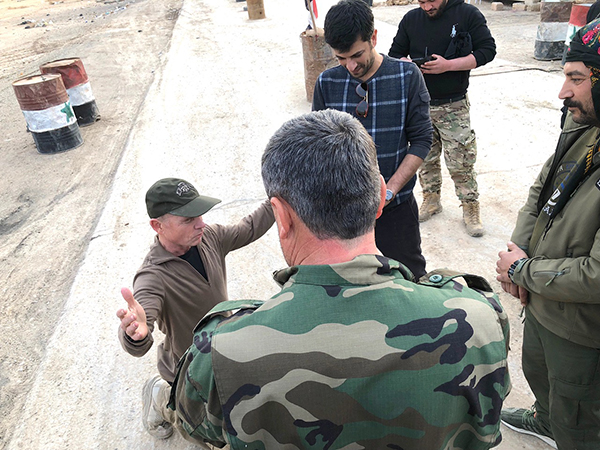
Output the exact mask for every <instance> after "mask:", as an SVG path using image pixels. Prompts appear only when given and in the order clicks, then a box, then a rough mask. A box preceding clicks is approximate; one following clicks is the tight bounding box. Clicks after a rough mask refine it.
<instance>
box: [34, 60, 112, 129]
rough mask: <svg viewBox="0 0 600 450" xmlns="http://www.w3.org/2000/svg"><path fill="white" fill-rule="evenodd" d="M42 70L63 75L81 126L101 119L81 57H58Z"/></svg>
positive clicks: (44, 65)
mask: <svg viewBox="0 0 600 450" xmlns="http://www.w3.org/2000/svg"><path fill="white" fill-rule="evenodd" d="M40 70H41V72H42V73H56V74H59V75H61V76H62V79H63V83H64V84H65V88H66V89H67V94H69V99H70V101H71V106H72V107H73V111H74V112H75V117H76V118H77V123H78V124H79V126H80V127H84V126H86V125H91V124H93V123H94V122H96V121H98V120H100V111H99V110H98V106H97V105H96V99H95V98H94V94H93V92H92V86H91V85H90V82H89V79H88V76H87V73H86V71H85V68H84V67H83V62H82V61H81V59H79V58H65V59H58V60H56V61H51V62H49V63H46V64H42V65H41V66H40Z"/></svg>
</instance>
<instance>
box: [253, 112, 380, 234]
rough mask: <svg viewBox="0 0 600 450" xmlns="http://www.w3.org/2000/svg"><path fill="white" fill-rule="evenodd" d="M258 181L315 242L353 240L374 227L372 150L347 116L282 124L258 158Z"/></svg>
mask: <svg viewBox="0 0 600 450" xmlns="http://www.w3.org/2000/svg"><path fill="white" fill-rule="evenodd" d="M262 176H263V182H264V185H265V190H266V192H267V195H268V196H269V198H272V197H278V198H280V199H282V200H285V201H286V202H287V203H288V204H289V205H290V206H291V208H292V209H293V210H294V211H295V213H296V214H297V215H298V217H299V218H300V219H301V220H302V222H304V224H305V225H306V226H307V228H308V229H309V230H310V231H311V232H312V233H313V234H314V235H315V236H316V237H318V238H319V239H331V238H336V239H354V238H356V237H358V236H361V235H364V234H366V233H367V232H369V231H370V230H372V229H373V227H374V226H375V219H376V216H377V210H378V207H379V204H380V202H381V182H382V181H381V178H380V174H379V168H378V165H377V153H376V150H375V144H374V143H373V140H372V139H371V137H370V136H369V134H368V133H367V131H366V130H365V128H364V127H363V126H362V125H361V123H360V122H359V121H358V120H356V119H355V118H353V117H352V116H351V115H349V114H347V113H344V112H340V111H335V110H331V109H328V110H325V111H318V112H312V113H309V114H305V115H303V116H300V117H297V118H295V119H292V120H290V121H288V122H286V123H285V124H283V126H282V127H281V128H280V129H279V130H278V131H277V132H276V133H275V134H274V135H273V137H272V138H271V140H270V141H269V143H268V145H267V148H266V150H265V152H264V154H263V157H262Z"/></svg>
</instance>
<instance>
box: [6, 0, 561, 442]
mask: <svg viewBox="0 0 600 450" xmlns="http://www.w3.org/2000/svg"><path fill="white" fill-rule="evenodd" d="M243 5H244V3H236V2H234V1H233V0H227V1H212V2H209V1H208V0H194V1H189V0H184V2H183V5H182V8H181V12H180V14H179V18H178V19H177V23H176V25H175V28H174V30H173V35H172V38H171V41H170V47H169V48H168V52H167V53H166V54H165V55H164V58H165V59H164V66H162V68H161V69H160V71H159V72H157V73H156V74H155V78H154V80H153V82H152V84H151V85H150V87H149V90H148V92H147V94H146V96H145V98H144V100H143V103H141V105H140V109H139V112H136V115H135V118H134V125H133V127H132V129H131V131H130V132H129V134H128V135H127V140H126V142H124V146H123V150H122V157H121V159H120V163H119V165H118V168H117V169H116V172H115V174H114V180H113V182H112V185H111V186H110V189H109V190H108V195H107V202H106V204H105V206H104V209H103V210H102V212H101V215H100V217H99V219H98V222H97V225H96V226H95V229H94V231H93V232H92V233H91V238H90V242H89V245H88V246H87V250H86V252H85V254H84V257H83V259H82V264H81V266H80V267H79V269H78V270H77V272H76V275H75V277H74V280H73V283H72V287H71V289H70V293H69V295H68V298H67V299H66V301H65V304H64V308H62V310H61V311H62V312H61V314H60V318H59V320H58V322H57V324H56V326H55V327H54V328H53V329H52V330H53V331H52V333H51V336H50V337H49V338H48V339H47V341H45V342H46V346H45V351H44V353H43V355H44V357H43V361H42V363H41V365H40V366H39V367H37V370H36V371H35V374H36V375H35V378H34V380H33V383H32V386H31V389H30V390H29V391H28V394H27V397H26V398H25V400H24V402H23V403H24V407H23V408H22V410H19V411H18V417H13V418H12V420H11V432H10V435H11V439H10V440H7V441H6V444H5V446H6V448H7V449H11V450H13V449H14V450H16V449H57V450H58V449H129V448H142V449H170V448H184V449H187V448H194V447H193V446H191V445H190V444H188V443H186V442H185V441H183V440H182V439H181V438H179V437H178V436H175V437H173V438H171V439H169V440H167V441H156V440H154V439H152V438H151V437H150V436H148V435H147V434H146V433H145V432H144V430H143V429H142V426H141V421H140V413H141V398H140V393H141V388H142V385H143V383H144V381H145V380H146V378H147V377H148V376H150V375H151V374H153V373H154V372H155V355H154V354H152V355H147V356H146V357H144V358H142V359H135V358H133V357H131V356H129V355H128V354H126V353H124V352H123V351H122V350H121V348H120V346H119V343H118V341H117V337H116V336H117V335H116V330H117V319H116V317H115V311H116V310H117V309H118V308H120V307H122V305H123V302H122V301H121V300H120V295H119V289H120V287H121V286H130V284H131V280H132V277H133V274H134V273H135V270H136V268H137V267H138V266H139V264H140V262H141V260H142V258H143V256H144V254H145V252H146V250H147V248H148V245H149V244H150V242H151V240H152V233H151V230H150V228H149V226H148V224H147V218H146V214H145V209H144V203H143V196H144V192H145V191H146V189H147V188H148V187H149V186H150V185H151V184H152V183H153V182H154V181H155V180H156V179H158V178H161V177H165V176H179V177H182V178H185V179H188V180H189V181H191V182H193V183H194V184H195V185H196V187H198V188H199V189H200V191H201V192H203V193H205V194H207V195H210V196H214V197H218V198H221V199H223V203H222V204H220V205H219V206H218V207H217V208H215V209H214V210H213V211H211V212H210V213H209V214H208V215H207V216H206V220H207V221H208V222H209V223H210V222H221V223H228V222H233V221H235V220H237V219H239V218H241V217H242V216H244V215H246V214H247V213H249V212H250V211H252V210H253V209H254V208H255V207H257V206H258V204H259V203H260V201H261V200H262V199H263V198H264V192H263V188H262V184H261V180H260V166H259V164H260V156H261V153H262V150H263V148H264V146H265V144H266V142H267V140H268V138H269V137H270V136H271V134H272V133H273V132H274V131H275V130H276V129H277V128H278V127H279V126H280V125H281V123H282V122H283V121H285V120H286V119H288V118H290V117H293V116H296V115H299V114H301V113H304V112H308V111H309V110H310V105H309V103H307V102H306V100H305V92H304V77H303V58H302V50H301V45H300V39H299V34H300V32H302V30H304V28H305V26H306V11H305V10H304V7H303V3H302V2H300V1H295V2H284V1H281V0H265V8H266V14H267V18H266V19H264V20H259V21H249V20H248V16H247V13H245V12H243V10H242V7H243ZM320 6H321V5H320ZM321 11H322V12H323V11H324V8H323V7H322V6H321ZM384 13H385V12H384V10H383V8H382V9H381V10H378V9H377V8H376V15H377V17H378V19H379V20H378V24H377V27H378V29H379V32H380V34H379V39H380V40H379V42H380V46H379V50H380V51H382V52H387V49H388V48H389V43H391V39H392V37H393V35H394V32H395V28H396V26H395V24H392V23H387V22H386V21H383V20H380V15H381V14H384ZM390 21H392V20H390ZM528 26H529V27H531V26H535V21H532V22H531V23H530V24H529V25H528ZM535 69H536V70H528V67H527V65H526V64H525V65H524V64H523V63H522V62H513V61H509V60H502V59H499V60H497V61H495V62H494V63H493V64H492V65H490V66H489V67H486V68H483V69H478V70H477V71H475V73H474V76H473V77H472V86H471V89H470V98H471V102H472V105H473V110H472V115H473V126H474V128H475V130H476V132H477V135H478V139H479V150H480V152H479V161H478V172H479V178H478V180H479V183H480V187H481V195H482V198H481V202H482V208H483V209H482V211H483V220H484V222H485V225H486V228H487V234H486V236H484V237H483V238H480V239H475V238H471V237H469V236H467V235H466V233H465V232H464V229H463V227H462V224H461V221H460V214H461V211H460V209H459V208H458V202H457V200H456V199H455V198H453V194H452V187H451V181H450V179H449V177H447V176H446V177H445V178H444V186H445V191H444V197H443V201H444V208H445V209H444V213H443V214H440V215H438V216H436V217H435V218H434V219H432V220H431V221H430V222H427V223H425V224H423V228H422V230H423V231H422V233H423V244H424V252H425V256H426V257H427V259H428V267H429V268H430V269H433V268H435V267H452V268H455V269H458V270H464V271H467V272H472V273H478V274H481V275H483V276H485V277H486V278H488V279H489V280H493V279H494V277H495V274H494V264H495V259H496V253H497V252H498V251H499V250H501V249H502V248H503V246H504V245H505V242H506V241H507V240H508V237H509V235H510V232H511V230H512V226H513V224H514V220H515V215H516V211H517V210H518V208H519V207H520V206H521V204H522V202H523V200H524V198H525V195H526V192H527V189H528V186H529V185H530V184H531V182H532V181H533V178H534V176H535V175H536V173H537V171H538V170H539V168H540V167H541V164H542V163H543V161H544V160H545V159H546V158H547V157H548V156H549V155H550V153H551V152H552V151H553V149H554V146H555V142H556V138H557V135H558V131H559V130H558V122H559V118H560V114H559V112H558V110H559V108H560V102H559V101H558V99H557V98H556V94H557V92H558V89H559V87H560V84H561V76H560V75H559V74H558V73H557V72H550V73H548V72H545V71H540V70H538V69H539V67H536V68H535ZM115 83H117V80H115ZM102 112H103V115H106V116H108V117H110V116H111V114H112V113H113V112H112V111H107V110H104V111H102ZM104 126H106V125H105V122H103V121H101V122H99V123H98V124H96V125H94V127H96V128H95V130H97V131H96V132H97V133H101V132H102V130H103V127H104ZM82 150H83V148H82V149H77V150H73V151H71V153H65V154H64V156H65V158H68V157H69V154H71V155H76V154H77V153H76V152H81V151H82ZM101 192H102V190H100V192H99V196H100V198H103V197H102V196H101ZM88 194H89V196H88V199H87V201H94V199H95V195H96V194H95V193H94V192H88ZM49 260H50V261H51V259H49ZM38 262H39V261H38ZM284 265H285V264H284V261H283V259H282V257H281V254H280V250H279V246H278V243H277V240H276V235H275V233H274V231H273V230H271V231H270V232H269V233H268V234H267V236H266V237H265V238H263V239H261V240H260V241H258V242H257V243H255V244H253V245H252V246H250V247H248V248H246V249H242V250H240V251H238V252H235V253H234V254H232V255H231V256H230V257H229V258H228V266H229V271H228V272H229V293H230V297H231V298H241V297H245V298H247V297H256V298H266V297H268V296H270V295H271V294H272V293H274V292H276V290H277V288H276V286H275V284H274V283H273V281H272V280H271V278H270V274H271V272H272V271H273V270H274V269H277V268H280V267H283V266H284ZM65 270H66V269H65ZM494 287H495V288H496V289H497V290H499V285H498V284H497V283H495V282H494ZM502 300H503V303H504V305H505V307H506V308H507V309H508V310H509V313H510V315H511V325H512V330H513V338H512V348H513V353H512V354H511V360H510V367H511V371H512V378H513V392H512V393H511V395H510V397H509V398H508V400H507V404H508V405H510V406H517V405H522V406H530V405H531V403H532V401H533V399H532V396H531V394H530V392H529V390H528V388H527V384H526V382H525V381H524V379H523V377H522V373H521V371H520V363H519V355H520V338H521V324H520V319H519V318H518V313H519V308H518V306H517V305H516V302H514V301H512V300H511V299H510V298H508V297H506V296H502ZM6 414H10V411H6V412H4V411H3V415H6ZM498 448H500V449H502V450H512V449H542V448H546V447H545V446H544V445H543V444H542V443H541V441H540V442H538V441H537V440H536V439H534V438H526V437H521V436H518V435H516V434H514V433H512V432H510V431H506V433H505V440H504V442H503V443H502V444H501V446H500V447H498Z"/></svg>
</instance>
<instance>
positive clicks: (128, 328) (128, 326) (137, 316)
mask: <svg viewBox="0 0 600 450" xmlns="http://www.w3.org/2000/svg"><path fill="white" fill-rule="evenodd" d="M121 295H122V296H123V298H124V299H125V301H126V302H127V309H119V310H118V311H117V317H118V318H119V319H121V328H122V329H123V331H125V333H126V334H127V336H129V337H130V338H131V339H133V340H134V341H141V340H142V339H144V338H145V337H146V336H148V325H146V312H145V311H144V308H142V305H140V304H139V303H138V302H136V301H135V299H134V298H133V294H132V293H131V291H130V290H129V289H127V288H122V289H121Z"/></svg>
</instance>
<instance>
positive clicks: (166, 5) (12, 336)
mask: <svg viewBox="0 0 600 450" xmlns="http://www.w3.org/2000/svg"><path fill="white" fill-rule="evenodd" d="M181 3H182V0H153V1H138V2H135V1H129V2H126V1H123V2H122V1H119V2H117V1H106V2H96V1H76V0H66V1H53V2H48V1H41V0H23V1H16V0H0V104H1V105H3V107H2V108H1V111H0V149H1V151H0V167H2V169H3V172H4V176H2V177H1V181H0V186H1V188H0V189H1V191H2V202H1V204H0V236H1V247H0V265H1V266H2V271H1V274H0V292H1V293H2V294H1V295H2V300H1V302H0V329H1V330H2V334H1V336H0V411H2V414H1V416H2V419H0V448H4V446H5V445H6V444H7V442H9V441H10V439H11V435H12V432H13V430H12V428H13V426H14V421H15V420H16V419H17V418H18V417H19V416H20V414H21V412H22V408H23V402H24V400H25V398H26V394H27V393H28V391H29V389H30V387H31V382H32V380H33V378H34V376H35V374H36V371H37V369H38V367H39V364H40V362H41V360H42V358H43V357H44V351H45V346H46V343H47V342H48V339H49V337H50V336H51V334H52V333H53V331H54V329H55V327H56V323H57V322H58V320H59V318H60V315H61V313H62V311H63V305H64V302H65V299H66V298H67V295H68V292H69V290H70V287H71V284H72V282H73V278H74V276H75V274H76V272H77V268H78V267H79V265H80V263H81V261H82V257H83V255H84V252H85V249H86V247H87V245H88V243H89V241H90V238H91V232H92V230H93V229H94V225H95V223H96V222H97V220H98V215H99V212H100V211H101V210H102V208H103V207H104V203H105V201H106V198H107V193H108V188H109V187H110V185H111V183H112V180H113V177H114V173H115V168H116V167H117V164H118V162H119V160H120V157H121V153H122V151H123V148H124V146H125V142H126V140H127V137H128V135H129V131H130V129H131V127H132V124H133V123H134V121H135V119H136V116H137V114H138V110H139V108H140V105H141V104H142V102H143V100H144V97H145V94H146V92H147V89H148V86H149V85H150V82H151V81H152V80H153V78H154V73H155V71H157V70H160V68H161V66H162V65H163V58H164V55H165V54H166V52H167V51H168V49H169V42H170V37H171V32H172V29H173V26H174V24H175V20H176V19H177V15H178V10H179V8H180V7H181ZM27 20H35V23H27V24H22V23H23V22H26V21H27ZM43 23H45V26H39V27H33V28H26V27H27V26H32V25H33V26H35V25H36V24H43ZM73 56H76V57H80V58H81V59H82V61H83V63H84V65H85V67H86V71H87V73H88V75H89V76H90V81H91V85H92V89H93V91H94V95H95V97H96V99H97V104H98V107H99V109H100V113H101V114H102V113H103V111H104V112H107V114H103V115H102V119H101V122H99V123H98V125H100V124H101V125H100V126H90V127H87V128H82V135H83V138H84V141H85V144H84V146H82V147H81V151H71V152H68V153H64V154H58V155H41V154H38V153H37V152H36V148H35V145H34V143H33V139H32V137H31V136H30V135H29V134H28V133H27V132H26V124H25V120H24V118H23V115H22V114H21V111H20V108H19V105H18V103H17V101H16V98H15V95H14V92H13V88H12V86H11V83H12V82H13V81H15V80H16V79H18V78H20V77H22V76H26V75H29V74H33V73H35V72H39V70H38V66H39V65H40V64H43V63H45V62H48V61H52V60H54V59H58V58H65V57H73ZM109 111H110V113H108V112H109ZM82 331H84V330H82Z"/></svg>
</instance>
